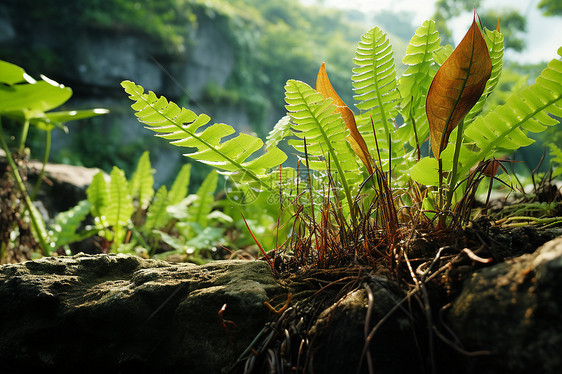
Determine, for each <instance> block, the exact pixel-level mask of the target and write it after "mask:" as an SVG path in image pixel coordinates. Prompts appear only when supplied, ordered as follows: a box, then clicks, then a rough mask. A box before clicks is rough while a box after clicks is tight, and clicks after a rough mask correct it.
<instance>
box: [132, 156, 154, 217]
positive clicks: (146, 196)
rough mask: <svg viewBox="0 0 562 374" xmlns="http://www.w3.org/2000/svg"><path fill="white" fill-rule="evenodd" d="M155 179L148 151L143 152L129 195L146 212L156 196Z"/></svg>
mask: <svg viewBox="0 0 562 374" xmlns="http://www.w3.org/2000/svg"><path fill="white" fill-rule="evenodd" d="M153 185H154V177H153V176H152V169H151V165H150V158H149V153H148V151H145V152H143V154H142V155H141V157H140V158H139V161H138V163H137V168H136V170H135V172H134V173H133V176H132V177H131V180H130V182H129V194H130V195H131V197H132V198H133V199H136V200H137V201H138V203H139V208H140V209H142V210H144V209H146V208H147V207H148V204H150V201H151V200H152V197H153V196H154V188H153Z"/></svg>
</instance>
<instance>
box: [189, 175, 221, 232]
mask: <svg viewBox="0 0 562 374" xmlns="http://www.w3.org/2000/svg"><path fill="white" fill-rule="evenodd" d="M217 182H218V174H217V173H216V172H214V171H211V172H210V173H209V175H207V177H206V178H205V180H203V183H201V187H199V190H197V194H196V195H197V199H196V200H195V201H194V202H193V205H192V206H191V207H190V213H191V217H192V218H191V220H190V221H191V222H196V223H198V224H199V225H201V227H205V226H206V225H207V216H208V215H209V213H211V211H212V210H213V204H214V202H215V190H216V189H217Z"/></svg>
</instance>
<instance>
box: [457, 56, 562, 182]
mask: <svg viewBox="0 0 562 374" xmlns="http://www.w3.org/2000/svg"><path fill="white" fill-rule="evenodd" d="M558 54H559V55H561V56H562V48H561V49H559V50H558ZM548 114H552V115H554V116H559V117H560V116H562V61H560V60H559V59H553V60H552V61H550V63H549V64H548V66H547V68H546V69H544V70H543V71H542V73H541V75H540V76H539V77H538V78H537V81H536V82H535V83H534V84H533V85H531V86H530V87H527V88H525V89H523V90H522V91H521V92H518V93H513V94H512V95H511V96H510V97H509V98H508V99H507V101H506V103H505V104H504V105H501V106H498V107H496V108H495V110H493V111H492V112H490V113H488V114H487V115H486V116H484V117H478V118H477V119H476V120H475V121H474V122H473V123H472V125H471V126H470V127H469V128H468V129H466V131H465V136H466V137H467V138H468V139H469V140H470V141H471V142H472V143H471V144H473V145H475V146H476V147H477V148H478V151H476V152H472V151H468V150H466V148H465V155H464V156H463V155H462V154H461V156H462V157H463V158H462V164H463V168H462V169H461V170H459V174H460V175H464V174H465V173H466V172H467V171H468V169H470V168H471V167H472V166H474V165H475V164H476V163H477V162H478V161H480V160H483V159H485V158H489V157H491V156H492V155H493V153H494V152H495V151H496V150H501V149H506V150H515V149H518V148H520V147H524V146H527V145H529V144H531V143H533V142H534V140H532V139H530V138H529V137H528V136H527V134H526V133H527V132H540V131H543V130H544V129H545V128H546V126H553V125H556V124H558V123H559V122H558V121H557V120H555V119H553V118H552V117H550V116H549V115H548Z"/></svg>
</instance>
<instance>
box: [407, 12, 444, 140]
mask: <svg viewBox="0 0 562 374" xmlns="http://www.w3.org/2000/svg"><path fill="white" fill-rule="evenodd" d="M439 43H440V38H439V32H438V31H437V27H436V26H435V22H434V21H432V20H427V21H425V22H424V23H423V25H422V26H421V27H419V28H418V29H417V30H416V33H415V34H414V36H413V37H412V39H411V40H410V43H409V44H408V48H407V49H406V55H405V56H404V58H403V59H402V63H403V64H404V65H406V66H408V68H407V69H406V71H405V72H404V74H403V75H402V77H401V78H400V80H399V82H398V89H399V91H400V94H401V96H402V103H401V111H400V113H401V114H402V117H403V118H404V122H405V124H404V126H402V127H401V128H400V129H399V132H398V133H399V134H400V139H401V140H402V142H409V143H410V145H412V146H415V145H416V136H417V142H418V144H420V145H421V144H422V143H423V142H424V141H425V140H426V139H427V137H428V136H429V123H428V120H427V114H426V111H425V97H426V96H427V91H428V90H429V86H430V85H431V81H432V79H433V77H434V76H435V73H436V72H437V67H436V66H435V62H434V61H433V52H435V51H436V50H437V49H439ZM414 122H415V126H416V131H415V132H414V127H413V125H414Z"/></svg>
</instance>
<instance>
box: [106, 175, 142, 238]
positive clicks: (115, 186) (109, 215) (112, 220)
mask: <svg viewBox="0 0 562 374" xmlns="http://www.w3.org/2000/svg"><path fill="white" fill-rule="evenodd" d="M110 177H111V182H110V183H109V189H108V200H107V204H106V205H104V206H103V207H102V209H101V211H100V213H101V214H102V216H104V217H105V219H106V222H107V225H108V226H112V227H113V232H114V233H115V237H114V238H113V240H114V245H115V246H119V244H121V242H122V240H123V237H124V235H125V233H124V232H123V231H121V229H122V228H123V226H126V225H127V224H128V223H129V220H130V218H131V215H132V214H133V212H134V206H133V200H132V199H131V196H130V195H129V191H128V183H127V179H126V178H125V173H123V170H121V169H119V168H118V167H116V166H114V167H113V170H111V174H110Z"/></svg>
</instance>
